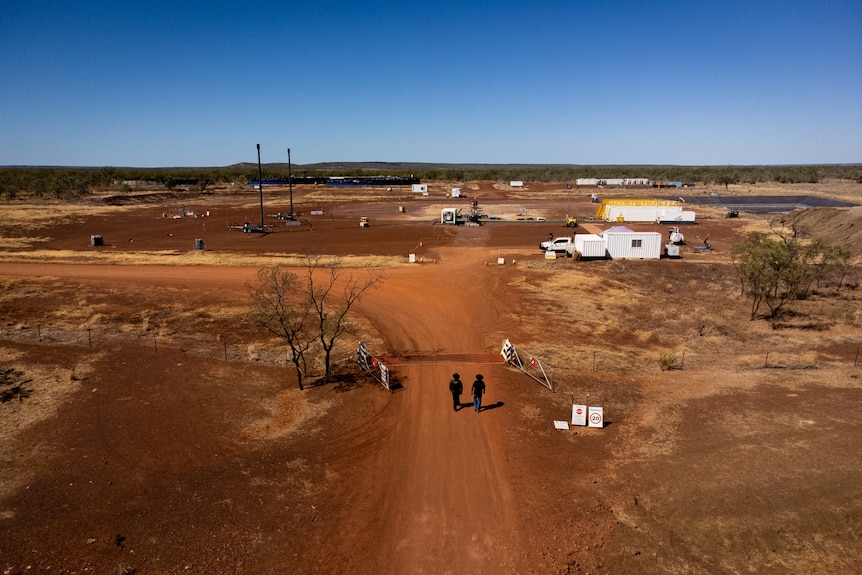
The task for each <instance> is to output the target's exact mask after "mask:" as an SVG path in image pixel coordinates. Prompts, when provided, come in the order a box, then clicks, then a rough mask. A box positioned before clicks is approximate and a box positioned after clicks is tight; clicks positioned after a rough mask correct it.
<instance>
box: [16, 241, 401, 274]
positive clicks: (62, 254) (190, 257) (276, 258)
mask: <svg viewBox="0 0 862 575" xmlns="http://www.w3.org/2000/svg"><path fill="white" fill-rule="evenodd" d="M29 239H32V240H33V241H36V240H35V239H33V238H20V239H16V240H15V241H18V240H20V241H24V240H29ZM0 245H2V244H0ZM34 261H37V262H41V263H55V264H72V263H77V264H81V263H90V264H110V265H136V266H170V265H176V266H219V267H263V266H273V265H283V266H287V267H304V266H305V256H304V255H302V254H277V253H262V254H249V255H243V254H231V253H222V252H219V253H216V252H207V251H204V250H189V251H177V250H163V251H138V252H134V253H129V252H110V251H98V252H97V251H77V250H27V251H6V252H0V262H9V263H32V262H34ZM341 265H342V266H343V267H345V268H374V269H387V268H397V267H402V266H406V265H409V262H408V260H407V258H404V257H397V256H350V255H348V256H342V257H341Z"/></svg>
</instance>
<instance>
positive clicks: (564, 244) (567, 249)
mask: <svg viewBox="0 0 862 575" xmlns="http://www.w3.org/2000/svg"><path fill="white" fill-rule="evenodd" d="M539 249H540V250H542V251H544V252H554V253H557V254H566V256H568V257H572V256H573V255H574V254H575V238H572V237H562V238H554V239H551V240H548V241H546V242H542V243H540V244H539Z"/></svg>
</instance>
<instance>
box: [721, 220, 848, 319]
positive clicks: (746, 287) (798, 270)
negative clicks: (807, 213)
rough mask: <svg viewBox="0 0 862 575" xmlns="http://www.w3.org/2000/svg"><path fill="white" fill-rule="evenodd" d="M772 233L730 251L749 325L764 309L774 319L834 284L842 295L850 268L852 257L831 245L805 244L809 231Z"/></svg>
mask: <svg viewBox="0 0 862 575" xmlns="http://www.w3.org/2000/svg"><path fill="white" fill-rule="evenodd" d="M778 222H779V223H781V224H782V226H781V228H780V229H777V228H773V234H772V237H771V236H770V235H768V234H765V233H762V232H755V233H752V234H750V235H749V236H748V238H747V239H746V240H745V241H744V242H743V243H741V244H737V245H735V246H734V247H733V249H732V250H731V258H732V260H733V265H734V267H735V269H736V273H737V275H738V276H739V281H740V290H741V292H742V294H743V295H748V296H749V297H750V298H751V319H755V318H756V317H757V314H758V311H759V310H760V306H761V304H765V305H766V306H767V307H768V308H769V314H768V316H767V317H769V318H775V317H777V316H778V315H779V313H780V312H781V310H782V309H783V308H784V306H785V305H786V304H787V303H788V302H790V301H793V300H798V299H804V298H806V297H808V295H810V294H811V292H812V290H813V289H814V288H815V287H818V288H819V287H821V286H823V285H826V284H829V283H831V284H834V286H835V289H836V290H839V289H841V286H842V285H843V283H844V278H845V276H846V274H847V271H848V269H849V267H850V265H851V258H850V252H849V251H848V250H846V249H845V248H842V247H839V246H832V245H829V244H828V243H827V242H826V241H824V240H823V239H821V238H814V239H811V240H807V233H806V230H804V229H801V228H798V227H795V226H791V227H789V228H786V227H784V225H783V224H784V222H785V220H784V219H783V218H782V219H779V220H778Z"/></svg>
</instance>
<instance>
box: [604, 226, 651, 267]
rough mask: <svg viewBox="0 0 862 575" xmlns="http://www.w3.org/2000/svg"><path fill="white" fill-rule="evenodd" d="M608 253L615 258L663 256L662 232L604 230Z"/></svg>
mask: <svg viewBox="0 0 862 575" xmlns="http://www.w3.org/2000/svg"><path fill="white" fill-rule="evenodd" d="M603 237H604V239H605V240H607V242H608V254H609V255H610V257H611V258H613V259H654V260H657V259H659V258H660V257H661V250H662V248H663V247H664V246H663V245H662V238H661V234H660V233H658V232H614V231H611V230H608V231H606V232H604V235H603Z"/></svg>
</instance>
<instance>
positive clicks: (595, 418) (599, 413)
mask: <svg viewBox="0 0 862 575" xmlns="http://www.w3.org/2000/svg"><path fill="white" fill-rule="evenodd" d="M587 420H588V421H589V426H590V427H598V428H600V429H601V428H602V427H604V426H605V414H604V410H603V409H602V408H601V407H590V408H589V410H588V412H587Z"/></svg>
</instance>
